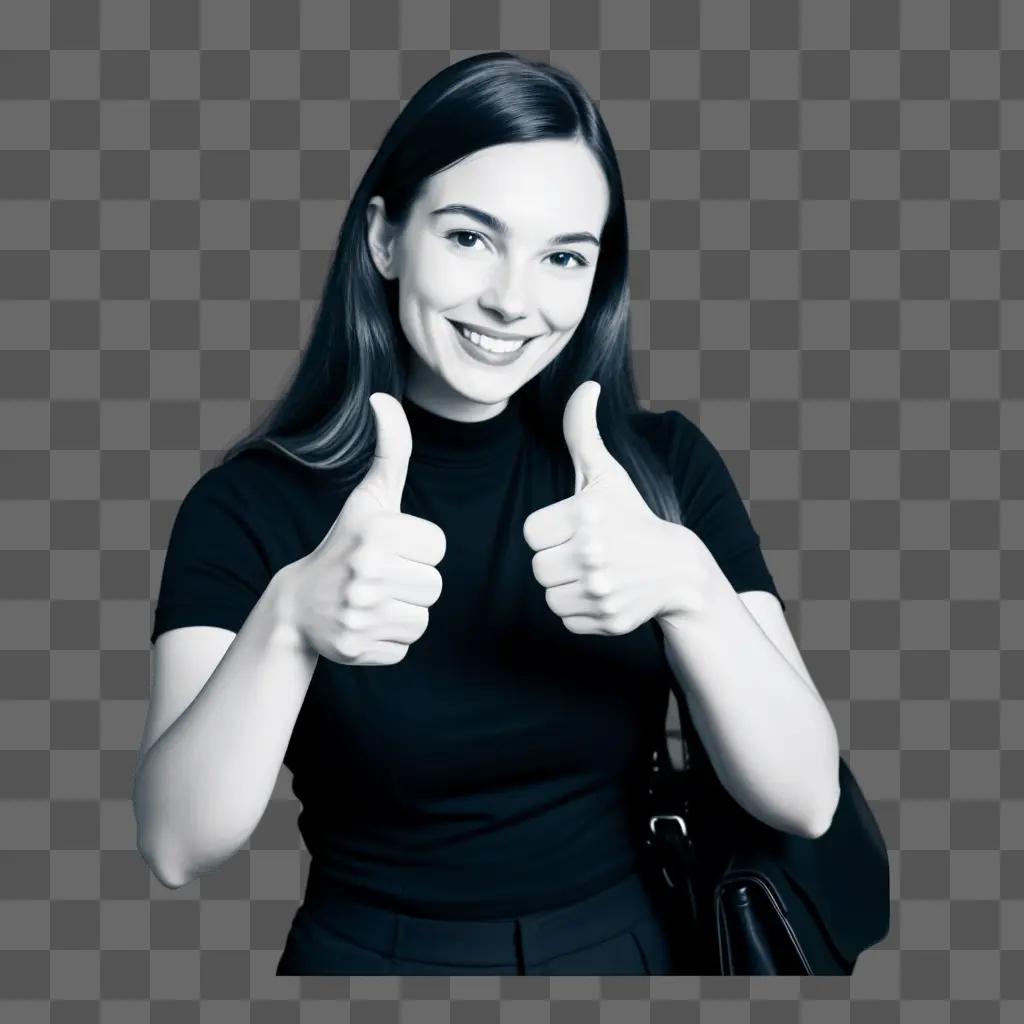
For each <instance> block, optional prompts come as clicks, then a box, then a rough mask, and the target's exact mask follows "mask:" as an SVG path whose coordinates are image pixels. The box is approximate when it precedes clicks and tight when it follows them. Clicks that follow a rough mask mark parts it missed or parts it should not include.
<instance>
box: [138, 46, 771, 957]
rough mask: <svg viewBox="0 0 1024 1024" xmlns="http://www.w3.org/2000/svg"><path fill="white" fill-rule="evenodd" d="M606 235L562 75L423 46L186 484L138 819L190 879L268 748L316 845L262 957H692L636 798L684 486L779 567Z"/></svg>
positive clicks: (590, 139) (259, 788) (248, 798)
mask: <svg viewBox="0 0 1024 1024" xmlns="http://www.w3.org/2000/svg"><path fill="white" fill-rule="evenodd" d="M628 251H629V245H628V237H627V229H626V221H625V199H624V196H623V191H622V180H621V176H620V173H619V168H618V163H617V160H616V157H615V152H614V149H613V147H612V144H611V141H610V139H609V136H608V133H607V130H606V128H605V126H604V123H603V122H602V120H601V117H600V114H599V112H598V110H597V108H596V106H595V105H594V103H593V100H592V99H591V98H590V97H589V96H588V95H587V94H586V92H585V91H584V90H583V89H582V88H581V87H580V85H579V83H578V82H576V80H575V79H573V78H572V77H571V76H570V75H567V74H566V73H564V72H562V71H559V70H557V69H555V68H552V67H550V66H548V65H544V64H535V63H529V62H527V61H524V60H522V59H520V58H518V57H516V56H514V55H512V54H508V53H488V54H482V55H480V56H476V57H471V58H469V59H467V60H464V61H460V62H458V63H456V64H453V65H452V66H451V67H448V68H445V69H444V70H442V71H441V72H440V73H439V74H438V75H436V76H435V77H434V78H432V79H431V80H430V81H428V82H427V83H426V84H425V85H424V86H423V87H422V88H421V89H420V90H419V91H418V92H417V93H416V94H415V95H414V96H413V97H412V98H411V100H410V101H409V102H408V104H407V105H406V106H405V107H404V108H403V110H402V111H401V113H400V114H399V116H398V118H397V119H396V121H395V122H394V124H393V125H392V126H391V127H390V128H389V130H388V132H387V134H386V135H385V137H384V140H383V141H382V143H381V146H380V149H379V150H378V152H377V153H376V154H375V156H374V158H373V160H372V161H371V163H370V166H369V167H368V168H367V171H366V173H365V175H364V177H363V179H362V181H361V182H360V184H359V186H358V188H357V189H356V191H355V194H354V195H353V197H352V199H351V201H350V203H349V206H348V209H347V212H346V215H345V219H344V223H343V224H342V227H341V233H340V238H339V242H338V248H337V252H336V253H335V255H334V259H333V262H332V263H331V266H330V270H329V272H328V275H327V280H326V282H325V285H324V290H323V295H322V298H321V302H320V306H319V309H318V312H317V316H316V319H315V323H314V326H313V330H312V335H311V338H310V340H309V343H308V345H307V346H306V348H305V349H304V351H303V353H302V357H301V359H300V362H299V365H298V368H297V370H296V374H295V376H294V378H293V379H292V381H291V382H290V383H289V386H288V387H287V389H286V391H285V393H284V395H283V396H282V397H281V399H280V400H279V401H278V402H277V403H276V405H275V406H274V407H273V408H272V409H271V411H270V413H269V414H268V416H267V417H266V418H265V420H264V421H263V423H262V424H261V425H260V426H258V427H257V428H255V429H254V430H253V431H252V432H251V433H249V434H248V435H247V436H246V437H244V438H242V439H241V440H239V441H238V442H236V444H235V445H233V446H232V447H231V448H230V449H229V450H228V451H227V453H226V454H225V455H224V458H223V460H222V462H221V464H220V465H217V466H215V467H213V469H212V470H211V471H210V472H209V473H207V474H206V475H204V476H203V477H202V478H201V479H200V480H199V481H197V483H196V484H195V485H194V487H193V488H192V490H191V491H190V492H189V493H188V494H187V495H186V497H185V500H184V501H183V502H182V507H181V509H180V510H179V514H178V517H177V518H176V520H175V522H174V526H173V529H172V532H171V537H170V540H169V543H168V550H167V554H166V557H165V560H164V571H163V577H162V580H161V588H160V596H159V601H158V604H157V609H156V615H155V623H154V629H153V637H152V639H153V640H154V643H157V641H158V639H159V643H157V647H156V655H155V665H156V668H155V679H156V682H155V683H154V696H153V701H152V703H151V712H150V717H149V719H148V722H147V727H146V733H145V736H146V739H145V742H144V749H145V751H146V753H145V758H144V760H142V761H141V766H140V769H139V773H138V781H137V788H136V809H137V816H138V819H139V822H140V836H141V837H142V838H141V839H140V849H144V850H145V851H146V856H147V859H148V860H149V861H150V863H151V864H153V865H154V870H157V869H158V868H159V877H161V879H166V880H167V883H168V884H170V885H182V884H185V883H186V882H187V881H189V880H190V879H192V878H195V877H197V876H198V875H200V874H202V873H203V872H204V871H207V870H209V869H210V868H211V867H212V866H214V865H216V864H219V863H221V862H223V861H224V860H226V859H227V858H228V857H230V856H231V855H232V853H234V852H235V851H236V850H238V849H239V848H240V847H241V846H242V845H243V844H244V842H245V841H246V839H247V838H248V836H250V835H251V834H252V832H253V830H254V829H255V827H256V825H257V824H258V822H259V821H260V819H261V817H262V815H263V813H264V810H265V808H266V806H267V802H268V801H269V799H270V795H271V792H272V791H273V788H274V785H275V783H276V780H277V777H278V771H279V768H280V767H281V764H282V763H283V764H284V766H285V767H287V768H289V769H290V770H291V771H292V773H293V788H294V791H295V793H296V795H297V797H298V798H299V800H300V802H301V804H302V813H301V814H300V816H299V829H300V832H301V834H302V838H303V840H304V841H305V843H306V845H307V847H308V848H309V851H310V854H311V856H312V861H311V867H310V874H309V880H308V884H307V889H306V893H305V899H304V902H303V904H302V907H301V908H300V909H299V911H298V913H297V914H296V915H295V918H294V920H293V922H292V928H291V930H290V932H289V934H288V939H287V943H286V946H285V950H284V954H283V956H282V958H281V961H280V963H279V967H278V973H280V974H353V973H389V974H407V973H408V974H440V975H451V974H465V973H485V974H517V973H519V974H522V973H537V974H670V973H690V971H689V970H688V968H690V967H692V965H693V962H694V960H693V958H692V953H693V952H694V951H693V950H689V949H686V948H684V947H682V946H681V944H680V940H679V934H678V933H677V932H676V931H675V930H674V928H673V925H672V922H671V921H669V920H668V919H667V918H666V914H665V911H664V909H663V908H662V906H661V905H660V901H659V899H658V890H657V889H656V887H655V885H654V881H653V879H652V878H651V876H650V874H649V872H648V870H647V863H646V861H645V850H644V840H645V836H646V830H645V827H644V826H645V822H644V820H643V814H644V809H645V787H646V783H647V780H648V777H649V771H648V769H649V766H650V763H651V755H652V752H653V750H654V749H655V747H656V745H657V743H658V741H659V738H660V734H662V733H663V731H664V726H665V718H666V712H667V708H668V694H669V686H670V680H671V673H670V670H669V667H668V665H667V664H666V660H665V654H664V650H663V645H662V639H661V637H660V635H659V632H658V629H657V622H656V619H657V617H658V615H659V614H660V613H661V612H662V611H663V610H664V608H665V607H666V603H667V600H668V599H669V598H671V599H672V600H673V602H675V601H676V599H678V600H679V602H680V603H685V602H686V601H690V600H693V598H694V596H695V594H696V593H697V586H696V584H697V582H698V581H699V580H700V579H701V578H702V576H703V567H704V563H699V564H698V563H696V561H693V562H691V561H690V560H689V558H688V557H687V559H683V558H681V557H680V558H678V559H677V557H676V555H677V554H680V553H682V552H684V551H686V552H689V551H692V550H696V548H690V547H687V546H685V545H683V544H682V543H680V538H682V537H683V536H684V534H683V531H686V530H687V527H685V526H683V521H684V520H686V521H687V522H689V521H693V522H694V523H696V524H700V536H701V539H702V540H703V542H704V543H705V544H706V545H707V547H708V549H709V550H710V551H711V552H713V553H714V554H716V556H717V557H720V559H721V561H720V566H721V569H722V571H723V572H724V573H725V574H726V576H727V577H728V580H729V582H730V583H732V584H733V585H734V586H736V587H737V589H740V588H742V589H756V590H762V591H769V592H771V593H774V592H775V590H774V584H773V583H772V580H771V576H770V574H769V572H768V570H767V567H766V566H765V564H764V561H763V559H762V558H761V557H760V550H759V548H758V547H757V536H756V534H755V533H754V531H753V528H752V525H751V523H750V520H749V518H748V517H747V515H746V511H745V509H744V507H743V503H742V500H741V499H740V498H739V495H738V494H737V492H736V490H735V488H734V487H732V486H731V480H730V479H729V476H728V473H727V472H726V471H725V469H724V464H723V463H721V462H716V461H715V460H714V459H713V458H712V457H711V456H710V454H709V450H710V445H709V443H707V442H706V439H704V438H703V435H701V434H700V432H699V430H698V429H697V428H696V426H695V425H694V424H693V423H691V422H690V421H689V420H687V419H686V418H685V417H684V416H682V414H680V413H673V415H669V414H668V413H651V412H647V411H646V410H644V409H642V408H641V407H640V404H639V401H638V399H637V395H636V392H635V388H634V380H633V374H632V351H631V346H630V331H629V326H630V321H629V288H628V261H627V257H628ZM503 350H504V351H503ZM591 382H593V383H591ZM596 385H600V387H599V389H598V388H597V387H596ZM598 390H599V394H600V400H599V401H598V395H597V392H598ZM371 397H372V398H373V399H374V401H373V402H372V403H371V401H370V399H371ZM352 508H356V509H358V510H359V511H360V513H361V517H360V518H359V519H356V518H355V514H354V513H352V515H351V516H347V513H349V512H350V510H351V509H352ZM595 510H597V511H598V512H599V513H600V517H601V519H602V521H601V523H599V524H596V526H595V523H594V520H593V516H592V515H591V516H585V515H584V513H585V512H589V513H594V512H595ZM357 527H358V528H357ZM597 527H599V529H597ZM592 529H593V530H594V531H595V532H591V530H592ZM595 539H596V541H597V543H593V542H594V541H595ZM670 541H671V542H670ZM531 548H534V549H535V550H537V554H536V555H534V551H533V550H531ZM602 549H603V550H602ZM609 553H611V554H614V556H615V558H614V559H612V560H610V561H609V559H608V557H607V556H608V555H609ZM737 553H742V555H743V558H742V560H740V559H738V558H737V557H736V555H737ZM595 562H597V563H601V565H603V566H604V567H605V569H606V571H605V572H604V573H603V574H602V573H601V572H597V573H595V574H594V576H593V579H592V578H591V576H590V574H589V572H588V571H585V570H584V569H583V568H581V566H587V567H591V566H593V565H594V564H595ZM438 565H439V568H438V569H435V568H434V567H435V566H438ZM608 566H610V567H611V568H610V570H609V569H608ZM591 582H593V584H594V585H593V586H591V585H590V584H591ZM605 584H611V587H610V588H609V587H607V586H605ZM428 608H429V615H428V611H427V609H428ZM674 610H675V611H677V612H679V613H680V614H682V612H681V611H680V608H675V609H674ZM590 611H593V612H594V613H595V615H596V616H598V617H599V618H600V620H601V622H604V621H606V620H607V621H612V620H614V621H615V622H616V623H618V626H617V627H616V629H615V630H605V631H604V632H603V635H583V634H586V633H591V634H593V633H595V632H597V633H600V632H601V630H594V629H588V628H586V625H587V622H586V619H587V613H588V612H590ZM581 627H582V628H581ZM634 627H635V628H634ZM163 634H167V636H166V637H165V636H164V635H163ZM218 645H220V646H219V647H218ZM381 653H383V654H386V655H387V656H388V657H387V658H386V659H384V658H382V657H381V656H379V655H381Z"/></svg>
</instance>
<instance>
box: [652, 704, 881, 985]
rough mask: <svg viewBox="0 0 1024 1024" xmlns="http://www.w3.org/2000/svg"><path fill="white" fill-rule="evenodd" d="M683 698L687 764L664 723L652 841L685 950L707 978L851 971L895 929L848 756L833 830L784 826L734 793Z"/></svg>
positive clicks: (876, 839)
mask: <svg viewBox="0 0 1024 1024" xmlns="http://www.w3.org/2000/svg"><path fill="white" fill-rule="evenodd" d="M679 706H680V715H679V719H680V736H679V739H680V740H681V743H682V767H681V768H676V767H674V766H673V764H672V761H671V758H670V757H669V752H668V743H667V738H666V736H665V734H664V730H663V731H662V735H661V742H660V745H659V746H658V747H656V748H655V750H654V753H653V760H652V766H651V774H650V783H649V786H648V793H647V797H648V800H647V803H648V807H647V811H648V814H647V826H648V834H647V835H646V837H645V845H646V849H647V851H648V855H649V857H650V859H651V861H652V864H653V867H654V868H655V872H654V873H655V875H656V877H658V878H659V879H660V880H661V881H660V883H658V884H659V885H660V888H661V892H662V894H663V896H664V898H665V901H666V903H667V906H668V911H669V918H670V919H671V921H672V923H673V925H674V926H675V930H676V931H677V933H678V934H679V936H680V939H681V942H682V945H683V948H684V949H685V950H686V951H687V952H686V953H685V954H684V955H685V956H686V957H687V959H688V960H689V961H690V962H692V963H694V964H696V965H697V969H698V970H699V973H701V974H710V975H743V976H749V975H770V974H791V975H794V974H795V975H810V974H830V975H842V974H846V975H849V974H852V973H853V968H854V966H855V964H856V961H857V957H858V956H859V955H860V954H861V953H862V952H863V951H864V950H865V949H867V948H868V947H869V946H872V945H875V944H876V943H878V942H880V941H881V940H882V939H883V938H884V937H885V936H886V935H887V934H888V931H889V914H890V910H889V859H888V853H887V850H886V845H885V840H884V838H883V836H882V833H881V831H880V830H879V827H878V823H877V822H876V820H875V818H874V815H873V814H872V812H871V808H870V807H869V805H868V803H867V801H866V800H865V798H864V795H863V793H862V792H861V790H860V787H859V786H858V785H857V781H856V779H855V778H854V776H853V773H852V772H851V771H850V768H849V766H848V765H847V763H846V761H845V760H843V759H840V772H839V783H840V798H839V805H838V807H837V809H836V812H835V815H834V816H833V819H832V823H831V825H830V826H829V828H828V831H826V832H825V833H824V834H823V835H821V836H819V837H818V838H817V839H808V838H805V837H802V836H798V835H794V834H792V833H789V832H784V831H780V830H777V829H774V828H772V827H770V826H768V825H766V824H765V823H764V822H762V821H760V819H758V818H755V817H753V816H752V815H751V814H749V813H748V812H747V811H745V810H744V809H743V808H742V807H741V806H740V805H739V804H738V803H737V801H736V800H735V799H733V797H732V796H731V795H730V794H729V792H728V790H726V789H725V787H724V786H723V785H722V784H721V782H720V781H719V780H718V777H717V774H716V773H715V771H714V768H713V766H712V765H711V762H710V759H709V758H708V755H707V751H706V750H705V748H704V745H703V743H702V742H701V740H700V737H699V736H698V735H697V733H696V730H695V729H694V728H693V723H692V721H689V715H688V713H687V712H686V710H685V702H684V701H682V700H680V701H679Z"/></svg>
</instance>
